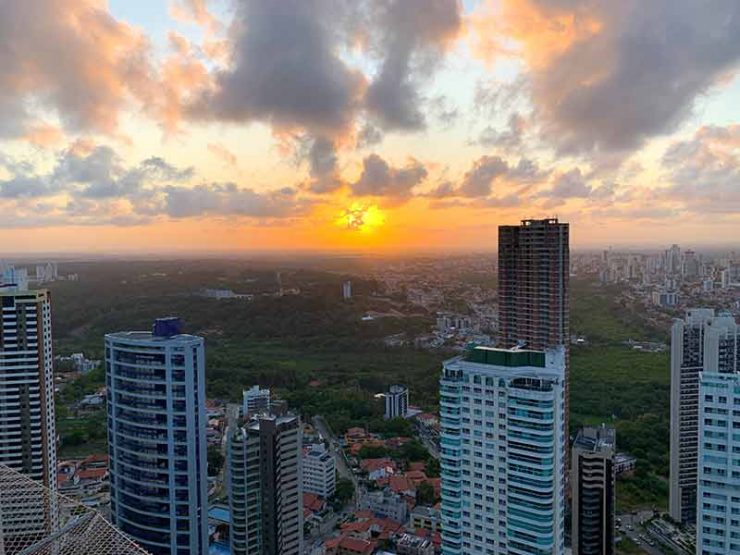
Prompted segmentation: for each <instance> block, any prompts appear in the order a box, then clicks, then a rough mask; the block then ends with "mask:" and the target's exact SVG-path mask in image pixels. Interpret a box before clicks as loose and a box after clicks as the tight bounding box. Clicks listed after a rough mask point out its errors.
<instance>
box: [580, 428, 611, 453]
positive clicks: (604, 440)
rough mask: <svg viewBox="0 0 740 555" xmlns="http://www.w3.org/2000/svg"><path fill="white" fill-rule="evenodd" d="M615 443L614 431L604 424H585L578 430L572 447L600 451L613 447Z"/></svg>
mask: <svg viewBox="0 0 740 555" xmlns="http://www.w3.org/2000/svg"><path fill="white" fill-rule="evenodd" d="M615 443H616V431H615V430H614V428H607V427H606V426H586V427H584V428H581V430H580V431H579V432H578V436H577V437H576V440H575V441H574V442H573V447H574V448H578V449H581V450H583V451H592V452H596V451H600V450H602V449H610V448H611V449H613V448H614V446H615Z"/></svg>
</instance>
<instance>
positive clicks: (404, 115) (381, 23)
mask: <svg viewBox="0 0 740 555" xmlns="http://www.w3.org/2000/svg"><path fill="white" fill-rule="evenodd" d="M375 9H376V12H375V14H374V15H375V17H376V18H377V23H376V24H375V25H376V28H378V29H380V30H381V31H380V38H379V45H378V50H379V51H380V52H381V55H382V60H383V61H382V63H381V66H380V70H379V71H378V74H377V76H376V77H375V79H373V81H372V83H371V84H370V86H369V87H368V89H367V94H366V97H365V104H366V107H367V109H368V111H369V112H370V113H371V114H372V115H373V116H375V118H377V120H378V122H379V123H380V125H381V127H382V128H383V129H387V130H418V129H421V128H423V127H424V126H425V124H426V121H425V117H424V114H423V112H422V106H421V105H422V99H421V95H420V92H419V86H420V83H421V82H422V81H423V80H425V79H426V78H428V77H429V76H430V74H431V73H432V70H433V68H434V67H435V66H436V65H437V62H438V60H439V57H440V55H441V53H442V52H443V50H444V46H445V44H446V43H447V42H449V41H450V40H451V39H452V38H453V37H454V36H455V35H456V34H457V32H458V31H459V29H460V23H461V17H460V13H459V4H458V2H457V0H383V1H381V2H377V3H376V4H375Z"/></svg>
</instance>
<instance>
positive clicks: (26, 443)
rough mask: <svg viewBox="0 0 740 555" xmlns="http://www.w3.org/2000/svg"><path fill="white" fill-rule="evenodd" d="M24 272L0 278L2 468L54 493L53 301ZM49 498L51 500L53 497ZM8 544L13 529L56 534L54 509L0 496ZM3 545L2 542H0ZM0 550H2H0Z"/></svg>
mask: <svg viewBox="0 0 740 555" xmlns="http://www.w3.org/2000/svg"><path fill="white" fill-rule="evenodd" d="M27 283H28V282H27V280H26V279H25V276H24V274H23V273H22V272H17V271H16V270H15V269H14V268H12V267H9V268H5V271H4V272H3V273H2V274H0V378H2V379H0V464H3V465H6V466H7V467H9V468H11V469H12V470H15V471H17V472H20V473H22V474H25V475H27V476H28V477H29V478H31V479H33V480H36V481H38V482H41V483H43V485H44V486H45V487H47V488H48V489H49V490H50V492H51V493H52V494H54V493H56V491H57V480H56V468H57V455H56V429H55V415H54V376H53V370H54V368H53V360H54V357H53V354H52V337H51V296H50V293H49V292H48V291H46V290H40V291H29V290H28V289H27ZM52 497H53V495H52ZM0 505H2V507H0V509H1V511H2V513H3V522H2V531H1V532H2V533H3V535H4V537H5V540H6V541H11V537H12V536H13V534H14V532H15V531H16V530H17V531H18V532H19V533H20V534H27V533H29V532H30V530H31V529H32V528H33V529H38V530H47V531H50V530H52V529H55V528H56V526H57V524H58V520H57V515H56V510H55V507H51V509H50V510H47V508H45V507H44V505H43V504H41V503H40V501H39V502H37V501H35V500H33V499H31V500H13V499H11V498H10V497H8V496H5V497H3V496H0ZM0 543H2V542H0ZM0 547H1V546H0Z"/></svg>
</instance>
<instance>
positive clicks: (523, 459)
mask: <svg viewBox="0 0 740 555" xmlns="http://www.w3.org/2000/svg"><path fill="white" fill-rule="evenodd" d="M564 382H565V351H564V348H563V347H562V346H560V347H557V348H553V349H548V350H546V351H530V350H522V349H491V348H487V347H476V348H474V349H471V350H470V351H469V352H467V353H466V355H464V356H461V357H457V358H453V359H450V360H448V361H446V362H445V363H444V365H443V369H442V377H441V380H440V417H441V418H440V426H441V440H440V454H441V459H440V463H441V476H442V506H441V514H442V553H443V555H458V554H459V555H464V554H469V553H490V554H492V555H499V554H500V555H503V554H509V553H522V554H524V553H526V554H530V555H552V554H562V553H564V537H563V536H564V513H565V483H564V482H565V476H564V474H565V473H564V468H565V449H566V435H565V433H566V432H565V430H566V428H565V427H564V426H565V406H564V401H563V399H564V389H565V383H564Z"/></svg>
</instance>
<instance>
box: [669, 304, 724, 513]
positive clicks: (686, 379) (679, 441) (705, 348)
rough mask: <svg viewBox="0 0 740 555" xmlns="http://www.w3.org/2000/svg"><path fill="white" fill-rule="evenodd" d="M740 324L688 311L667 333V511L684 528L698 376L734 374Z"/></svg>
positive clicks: (694, 455) (691, 489)
mask: <svg viewBox="0 0 740 555" xmlns="http://www.w3.org/2000/svg"><path fill="white" fill-rule="evenodd" d="M737 336H738V326H737V324H736V323H735V321H734V319H733V318H732V317H731V316H729V315H727V314H724V313H721V314H719V315H715V312H714V310H712V309H706V308H698V309H691V310H689V311H687V313H686V316H685V318H684V319H683V320H675V321H674V323H673V327H672V329H671V437H670V439H671V444H670V445H671V447H670V490H669V512H670V514H671V518H673V519H674V520H676V521H679V522H683V523H685V524H693V523H694V522H695V521H696V507H697V498H696V486H697V472H698V468H699V466H700V461H699V457H698V454H699V421H700V414H699V376H700V374H701V372H704V371H711V372H713V373H730V372H734V371H737V368H736V364H737V362H736V358H735V357H734V356H732V355H731V354H730V353H732V352H735V350H736V349H737V344H738V343H737V341H738V339H737Z"/></svg>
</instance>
